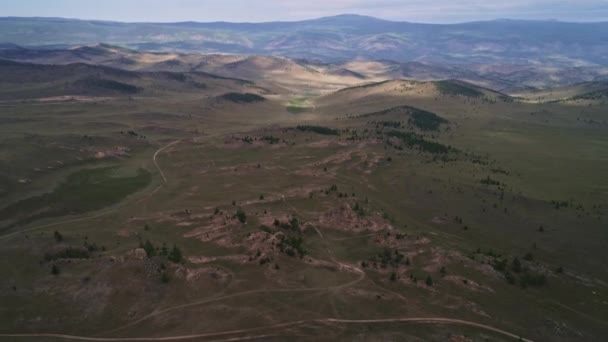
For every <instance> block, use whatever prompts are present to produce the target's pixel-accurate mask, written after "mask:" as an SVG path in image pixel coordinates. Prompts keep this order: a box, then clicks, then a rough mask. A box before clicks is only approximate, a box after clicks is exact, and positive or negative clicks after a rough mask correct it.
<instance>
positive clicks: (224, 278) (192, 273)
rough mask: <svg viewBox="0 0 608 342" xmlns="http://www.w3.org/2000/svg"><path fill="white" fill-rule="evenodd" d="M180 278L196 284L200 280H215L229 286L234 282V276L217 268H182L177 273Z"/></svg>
mask: <svg viewBox="0 0 608 342" xmlns="http://www.w3.org/2000/svg"><path fill="white" fill-rule="evenodd" d="M176 274H177V275H178V276H180V277H181V276H183V277H184V278H185V279H186V280H187V281H189V282H196V281H200V280H209V279H211V280H213V281H214V282H217V283H219V284H227V283H229V282H230V281H231V280H232V275H231V274H230V273H228V272H227V271H225V270H224V269H221V268H219V267H215V266H208V267H200V268H195V269H190V268H185V267H184V268H182V269H181V270H179V271H178V272H176Z"/></svg>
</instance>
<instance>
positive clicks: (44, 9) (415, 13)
mask: <svg viewBox="0 0 608 342" xmlns="http://www.w3.org/2000/svg"><path fill="white" fill-rule="evenodd" d="M343 13H354V14H362V15H370V16H375V17H379V18H384V19H391V20H404V21H413V22H433V23H446V22H461V21H471V20H491V19H497V18H514V19H558V20H564V21H608V0H0V16H44V17H67V18H81V19H103V20H117V21H155V22H166V21H189V20H193V21H239V22H241V21H250V22H258V21H273V20H299V19H309V18H317V17H322V16H330V15H335V14H343Z"/></svg>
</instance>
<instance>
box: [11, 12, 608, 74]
mask: <svg viewBox="0 0 608 342" xmlns="http://www.w3.org/2000/svg"><path fill="white" fill-rule="evenodd" d="M2 42H3V43H14V44H18V45H22V46H30V47H31V46H36V47H38V48H40V47H44V48H65V47H73V46H79V45H91V44H96V43H100V42H104V43H109V44H115V45H120V46H125V47H130V48H134V49H138V50H149V51H172V52H204V53H226V54H256V55H277V56H286V57H292V58H304V59H311V60H318V61H323V62H336V61H351V60H391V61H396V62H406V61H417V62H425V63H434V64H444V65H445V64H451V65H467V66H471V65H476V64H485V65H487V64H493V65H500V64H508V65H537V66H540V65H542V66H559V67H565V66H567V67H597V66H608V22H598V23H566V22H557V21H522V20H495V21H485V22H470V23H462V24H449V25H437V24H416V23H409V22H394V21H387V20H381V19H377V18H372V17H365V16H357V15H340V16H335V17H327V18H321V19H315V20H305V21H297V22H269V23H228V22H213V23H198V22H180V23H120V22H108V21H88V20H73V19H61V18H17V17H5V18H0V43H2Z"/></svg>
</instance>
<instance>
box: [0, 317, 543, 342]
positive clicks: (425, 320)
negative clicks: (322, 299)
mask: <svg viewBox="0 0 608 342" xmlns="http://www.w3.org/2000/svg"><path fill="white" fill-rule="evenodd" d="M306 323H320V324H327V323H338V324H340V323H342V324H377V323H417V324H453V325H464V326H470V327H475V328H479V329H483V330H486V331H490V332H493V333H497V334H500V335H503V336H506V337H510V338H513V339H514V340H517V341H523V342H533V341H532V340H529V339H526V338H523V337H521V336H519V335H516V334H513V333H510V332H508V331H504V330H501V329H498V328H495V327H492V326H489V325H485V324H480V323H475V322H469V321H465V320H461V319H453V318H441V317H430V318H424V317H409V318H386V319H340V318H319V319H311V320H300V321H292V322H286V323H279V324H274V325H269V326H265V327H258V328H252V329H239V330H230V331H222V332H214V333H204V334H191V335H180V336H165V337H87V336H75V335H64V334H0V338H3V337H6V338H35V337H51V338H62V339H66V340H77V341H108V342H110V341H123V342H129V341H180V340H191V339H196V338H206V337H210V338H211V337H219V336H222V335H224V336H225V335H236V334H247V333H253V332H255V331H260V330H266V329H278V328H288V327H291V326H295V325H301V324H306ZM271 336H273V335H258V336H244V337H240V338H233V339H228V341H238V340H246V339H249V340H251V339H257V338H267V337H271Z"/></svg>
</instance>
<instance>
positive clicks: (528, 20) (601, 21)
mask: <svg viewBox="0 0 608 342" xmlns="http://www.w3.org/2000/svg"><path fill="white" fill-rule="evenodd" d="M339 17H360V18H367V19H374V20H378V21H384V22H389V23H404V24H420V25H459V24H468V23H480V22H496V21H522V22H547V23H551V22H553V23H562V24H597V23H608V20H596V21H567V20H560V19H518V18H493V19H478V20H469V21H456V22H445V23H435V22H415V21H407V20H391V19H384V18H379V17H374V16H370V15H363V14H353V13H343V14H336V15H330V16H322V17H311V18H307V19H299V20H271V21H226V20H217V21H197V20H182V21H120V20H112V19H87V18H70V17H46V16H10V15H9V16H0V19H53V20H66V21H90V22H105V23H121V24H184V23H194V24H222V23H223V24H245V25H246V24H249V25H255V24H272V23H300V22H306V21H315V20H322V19H332V18H339Z"/></svg>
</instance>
